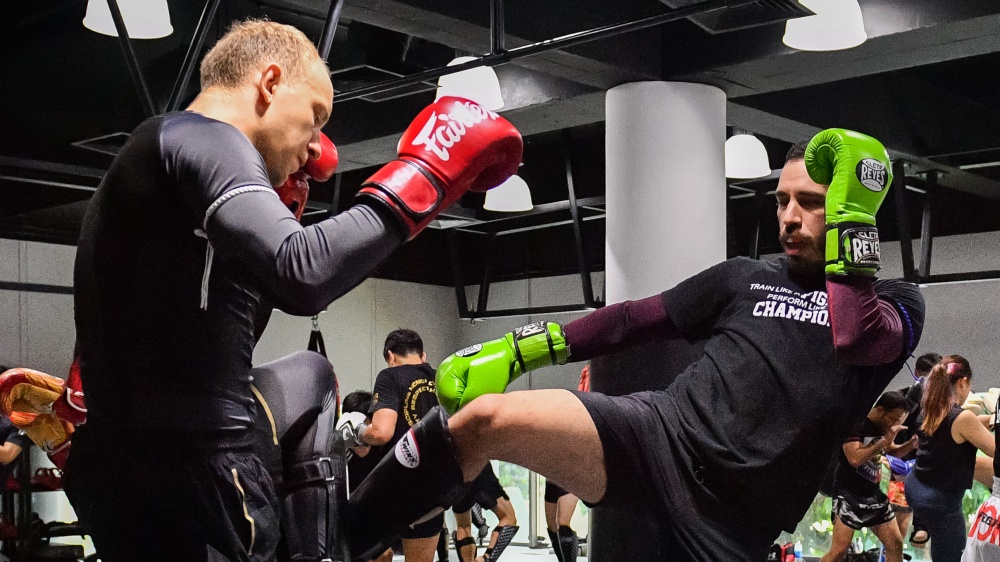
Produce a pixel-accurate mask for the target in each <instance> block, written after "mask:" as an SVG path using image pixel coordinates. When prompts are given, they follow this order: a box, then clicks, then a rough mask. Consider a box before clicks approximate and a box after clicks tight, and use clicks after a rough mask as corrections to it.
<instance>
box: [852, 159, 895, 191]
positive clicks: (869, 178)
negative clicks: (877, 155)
mask: <svg viewBox="0 0 1000 562" xmlns="http://www.w3.org/2000/svg"><path fill="white" fill-rule="evenodd" d="M886 172H887V170H886V167H885V164H883V163H881V162H879V161H878V160H875V159H874V158H865V159H864V160H862V161H860V162H858V167H857V168H856V169H855V173H856V174H857V176H858V181H859V182H861V185H863V186H865V187H867V188H868V189H870V190H872V191H875V192H879V191H882V190H883V189H885V188H886V183H887V181H888V179H889V175H888V174H887V173H886Z"/></svg>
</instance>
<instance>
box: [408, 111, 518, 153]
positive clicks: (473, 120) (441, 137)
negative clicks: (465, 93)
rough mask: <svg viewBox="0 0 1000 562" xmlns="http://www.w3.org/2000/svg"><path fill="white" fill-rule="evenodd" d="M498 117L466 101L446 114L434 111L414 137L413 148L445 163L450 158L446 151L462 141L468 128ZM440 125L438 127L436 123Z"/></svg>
mask: <svg viewBox="0 0 1000 562" xmlns="http://www.w3.org/2000/svg"><path fill="white" fill-rule="evenodd" d="M499 117H500V116H499V115H497V114H496V113H493V112H492V111H490V110H488V109H486V108H485V107H483V106H481V105H479V104H478V103H473V102H471V101H467V102H465V103H459V102H455V103H454V104H453V105H452V109H451V111H450V112H448V114H443V113H442V114H438V113H437V112H436V111H435V112H432V113H431V116H430V117H429V118H428V119H427V122H426V123H424V126H423V127H421V128H420V134H418V135H417V136H416V137H414V139H413V141H412V144H413V146H422V147H424V149H425V150H429V151H431V152H433V153H434V155H435V156H437V157H438V158H440V159H441V160H443V161H445V162H447V161H448V159H449V158H451V153H449V152H448V149H449V148H451V147H452V146H455V144H456V143H457V142H459V141H460V140H462V137H464V136H465V133H466V132H467V131H468V130H469V128H471V127H474V126H475V125H476V124H477V123H481V122H483V121H485V120H486V119H491V120H492V119H497V118H499ZM439 122H440V123H441V125H438V123H439Z"/></svg>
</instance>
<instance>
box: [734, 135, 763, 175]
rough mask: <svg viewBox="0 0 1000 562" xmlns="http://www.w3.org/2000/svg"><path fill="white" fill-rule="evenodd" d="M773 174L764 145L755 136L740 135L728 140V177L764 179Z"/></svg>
mask: <svg viewBox="0 0 1000 562" xmlns="http://www.w3.org/2000/svg"><path fill="white" fill-rule="evenodd" d="M770 174H771V165H770V163H769V162H768V160H767V150H766V149H765V148H764V143H762V142H760V139H758V138H757V137H755V136H753V135H748V134H743V133H738V134H735V135H733V136H731V137H729V139H728V140H726V177H727V178H735V179H753V178H762V177H765V176H768V175H770Z"/></svg>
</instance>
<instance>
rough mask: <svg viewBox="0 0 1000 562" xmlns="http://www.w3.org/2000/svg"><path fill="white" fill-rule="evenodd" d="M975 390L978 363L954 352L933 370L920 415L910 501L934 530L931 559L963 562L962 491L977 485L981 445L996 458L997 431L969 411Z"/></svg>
mask: <svg viewBox="0 0 1000 562" xmlns="http://www.w3.org/2000/svg"><path fill="white" fill-rule="evenodd" d="M971 389H972V367H970V366H969V362H968V360H966V359H965V358H964V357H962V356H961V355H949V356H947V357H945V358H944V359H942V360H941V362H940V363H938V364H937V365H935V366H934V368H933V369H931V373H930V375H928V377H927V382H926V386H925V388H924V393H923V398H922V402H923V403H922V404H921V406H922V409H923V413H922V416H921V417H920V418H919V419H918V422H919V424H920V425H919V428H918V430H917V435H918V437H919V445H918V447H917V464H916V465H915V466H914V468H913V471H911V472H910V475H909V476H908V477H907V478H906V487H905V489H906V500H907V502H908V503H909V504H910V507H911V508H913V514H914V516H915V517H919V518H920V519H921V520H922V521H923V522H924V524H925V525H926V526H927V529H928V531H929V532H930V535H931V560H933V561H934V562H958V561H959V560H960V559H961V557H962V551H963V549H964V548H965V538H966V536H965V517H964V516H963V515H962V496H963V495H964V494H965V490H967V489H968V488H970V487H971V486H972V480H973V475H974V473H975V467H976V450H977V449H978V450H981V451H983V452H984V453H986V454H987V455H989V456H990V457H993V455H994V451H995V449H996V447H995V443H994V439H993V435H991V434H990V432H989V430H987V429H986V427H985V426H984V425H983V422H982V421H981V420H980V419H979V418H978V417H977V416H976V415H975V414H973V413H972V412H970V411H967V410H963V409H962V407H961V404H963V403H965V400H966V398H968V396H969V392H970V391H971Z"/></svg>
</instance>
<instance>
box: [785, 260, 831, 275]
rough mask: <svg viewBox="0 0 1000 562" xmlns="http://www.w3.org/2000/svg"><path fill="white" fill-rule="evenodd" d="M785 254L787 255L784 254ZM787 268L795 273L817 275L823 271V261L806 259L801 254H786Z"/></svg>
mask: <svg viewBox="0 0 1000 562" xmlns="http://www.w3.org/2000/svg"><path fill="white" fill-rule="evenodd" d="M786 256H787V255H786ZM787 257H788V270H789V271H791V272H792V273H794V274H795V275H819V274H822V273H823V266H824V264H823V262H821V261H818V260H808V259H805V258H803V257H802V256H787Z"/></svg>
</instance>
